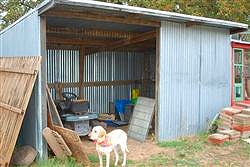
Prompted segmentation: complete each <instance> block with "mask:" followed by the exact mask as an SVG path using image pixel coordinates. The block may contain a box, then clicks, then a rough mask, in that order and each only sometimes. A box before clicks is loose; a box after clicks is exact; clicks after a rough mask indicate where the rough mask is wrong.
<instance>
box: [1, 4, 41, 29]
mask: <svg viewBox="0 0 250 167" xmlns="http://www.w3.org/2000/svg"><path fill="white" fill-rule="evenodd" d="M42 1H43V0H2V1H0V21H1V22H0V29H1V28H5V27H6V26H8V25H10V24H11V23H13V22H14V21H16V20H17V19H18V18H20V17H21V16H22V15H24V14H25V13H27V12H28V11H29V10H30V9H32V8H34V7H36V5H37V4H39V3H41V2H42ZM3 14H4V15H3Z"/></svg>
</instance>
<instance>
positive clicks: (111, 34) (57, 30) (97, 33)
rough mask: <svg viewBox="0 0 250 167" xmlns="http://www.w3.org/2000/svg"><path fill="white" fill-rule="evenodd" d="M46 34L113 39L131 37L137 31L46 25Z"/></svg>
mask: <svg viewBox="0 0 250 167" xmlns="http://www.w3.org/2000/svg"><path fill="white" fill-rule="evenodd" d="M47 34H48V36H53V35H57V36H58V35H68V36H74V37H84V38H93V37H99V38H109V39H110V38H114V39H116V40H117V39H127V38H132V37H133V36H135V35H137V34H138V33H135V32H127V31H114V30H112V31H111V30H104V29H86V28H75V27H74V28H71V27H51V26H48V27H47Z"/></svg>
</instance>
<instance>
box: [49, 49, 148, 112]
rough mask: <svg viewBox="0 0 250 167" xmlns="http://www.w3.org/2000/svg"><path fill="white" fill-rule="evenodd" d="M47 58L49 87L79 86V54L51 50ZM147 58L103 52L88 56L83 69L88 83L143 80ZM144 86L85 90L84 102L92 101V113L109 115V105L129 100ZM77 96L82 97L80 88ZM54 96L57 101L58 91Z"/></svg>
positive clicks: (76, 91)
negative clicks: (50, 85) (77, 84)
mask: <svg viewBox="0 0 250 167" xmlns="http://www.w3.org/2000/svg"><path fill="white" fill-rule="evenodd" d="M47 54H48V55H47V78H48V82H49V83H56V82H65V81H66V82H79V75H81V74H79V51H77V50H74V51H73V50H71V51H70V50H48V51H47ZM148 56H149V55H148ZM144 58H145V55H144V54H142V53H136V52H127V51H119V52H111V51H103V52H98V53H94V54H89V55H86V56H85V59H84V65H83V67H84V74H83V76H84V82H101V81H118V80H141V79H143V78H142V76H143V75H144V74H143V70H144V63H143V62H144ZM62 62H64V63H62ZM72 69H73V70H72ZM64 74H65V75H64ZM66 74H67V75H66ZM64 78H65V79H64ZM66 78H72V79H70V80H68V79H66ZM141 86H142V85H141V84H129V85H119V86H112V85H109V86H90V87H84V89H83V98H84V99H86V100H89V101H90V109H91V111H95V112H98V113H108V112H109V102H115V100H117V99H129V98H130V90H131V89H132V88H139V89H141ZM70 91H72V90H70ZM73 92H75V93H76V94H78V95H79V89H78V88H74V90H73ZM52 93H53V96H54V97H55V90H53V91H52ZM150 94H152V93H150ZM150 94H149V95H150Z"/></svg>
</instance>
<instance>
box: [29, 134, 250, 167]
mask: <svg viewBox="0 0 250 167" xmlns="http://www.w3.org/2000/svg"><path fill="white" fill-rule="evenodd" d="M207 136H208V134H206V133H201V134H199V135H198V136H194V137H187V138H180V139H178V140H174V141H168V142H160V143H158V145H159V146H160V147H163V148H165V149H166V150H169V151H170V152H169V153H171V154H168V151H167V152H162V153H160V154H156V155H152V156H151V157H149V158H147V159H143V160H141V161H132V160H127V166H128V167H164V166H177V167H179V166H180V167H193V166H195V167H199V166H213V167H217V166H219V167H220V166H225V167H233V166H244V164H245V163H246V164H250V159H249V157H250V144H247V143H245V142H243V141H238V142H225V143H224V144H223V145H219V146H218V145H216V146H214V145H212V144H209V143H207ZM135 156H136V155H135ZM88 157H89V160H90V162H91V164H92V165H91V166H93V167H94V166H99V159H98V156H97V155H96V154H90V155H88ZM104 164H105V156H104ZM113 165H114V164H113V160H111V167H114V166H113ZM80 166H81V165H80V164H78V163H77V162H76V161H75V160H74V159H72V158H68V159H65V160H59V159H56V158H51V159H49V160H48V161H43V162H40V163H38V164H35V165H32V167H80Z"/></svg>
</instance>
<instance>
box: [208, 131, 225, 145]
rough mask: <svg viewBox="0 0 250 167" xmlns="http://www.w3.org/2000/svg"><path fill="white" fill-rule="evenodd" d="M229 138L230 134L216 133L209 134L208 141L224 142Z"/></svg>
mask: <svg viewBox="0 0 250 167" xmlns="http://www.w3.org/2000/svg"><path fill="white" fill-rule="evenodd" d="M228 140H229V136H228V135H224V134H220V133H214V134H211V135H209V136H208V141H209V142H210V143H212V144H223V143H224V142H225V141H228Z"/></svg>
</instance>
